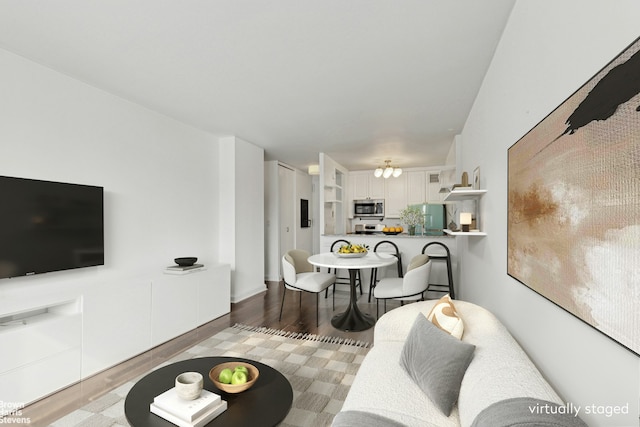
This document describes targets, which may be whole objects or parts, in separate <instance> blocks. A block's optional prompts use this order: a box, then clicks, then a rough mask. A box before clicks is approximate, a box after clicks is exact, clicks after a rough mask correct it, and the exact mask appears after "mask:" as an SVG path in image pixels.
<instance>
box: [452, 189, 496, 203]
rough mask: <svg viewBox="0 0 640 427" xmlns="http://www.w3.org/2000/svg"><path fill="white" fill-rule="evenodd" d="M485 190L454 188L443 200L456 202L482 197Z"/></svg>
mask: <svg viewBox="0 0 640 427" xmlns="http://www.w3.org/2000/svg"><path fill="white" fill-rule="evenodd" d="M486 192H487V190H454V191H451V192H449V194H447V195H446V196H445V198H444V201H445V202H458V201H461V200H469V199H473V198H478V197H482V196H484V195H485V193H486Z"/></svg>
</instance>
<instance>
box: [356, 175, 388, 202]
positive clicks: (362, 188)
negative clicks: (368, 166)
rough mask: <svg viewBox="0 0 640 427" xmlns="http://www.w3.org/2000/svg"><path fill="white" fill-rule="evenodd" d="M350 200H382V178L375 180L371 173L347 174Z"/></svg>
mask: <svg viewBox="0 0 640 427" xmlns="http://www.w3.org/2000/svg"><path fill="white" fill-rule="evenodd" d="M349 180H350V182H351V199H352V200H362V199H384V178H376V177H375V176H373V171H365V172H351V173H349Z"/></svg>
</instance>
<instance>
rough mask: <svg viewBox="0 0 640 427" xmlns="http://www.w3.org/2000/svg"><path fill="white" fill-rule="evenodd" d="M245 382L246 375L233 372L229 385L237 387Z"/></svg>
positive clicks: (240, 372)
mask: <svg viewBox="0 0 640 427" xmlns="http://www.w3.org/2000/svg"><path fill="white" fill-rule="evenodd" d="M246 382H247V374H246V373H245V372H242V371H235V372H234V373H233V375H232V376H231V384H234V385H239V384H244V383H246Z"/></svg>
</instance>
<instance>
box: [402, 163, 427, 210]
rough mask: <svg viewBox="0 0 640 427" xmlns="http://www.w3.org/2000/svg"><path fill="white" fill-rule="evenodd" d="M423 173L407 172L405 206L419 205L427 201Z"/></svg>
mask: <svg viewBox="0 0 640 427" xmlns="http://www.w3.org/2000/svg"><path fill="white" fill-rule="evenodd" d="M427 173H428V172H425V171H410V172H407V204H408V205H419V204H422V203H424V202H425V201H427V198H426V179H425V175H426V174H427Z"/></svg>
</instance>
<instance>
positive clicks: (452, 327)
mask: <svg viewBox="0 0 640 427" xmlns="http://www.w3.org/2000/svg"><path fill="white" fill-rule="evenodd" d="M427 319H429V321H430V322H431V323H433V324H434V325H436V326H437V327H438V328H440V329H442V330H443V331H445V332H447V333H449V334H451V335H452V336H454V337H456V338H458V339H462V333H463V332H464V323H463V322H462V318H461V317H460V315H459V314H458V312H457V310H456V307H455V305H453V301H451V297H449V294H447V295H445V296H443V297H442V298H440V299H439V300H438V302H437V303H436V305H434V306H433V308H432V309H431V311H430V312H429V314H428V315H427Z"/></svg>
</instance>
